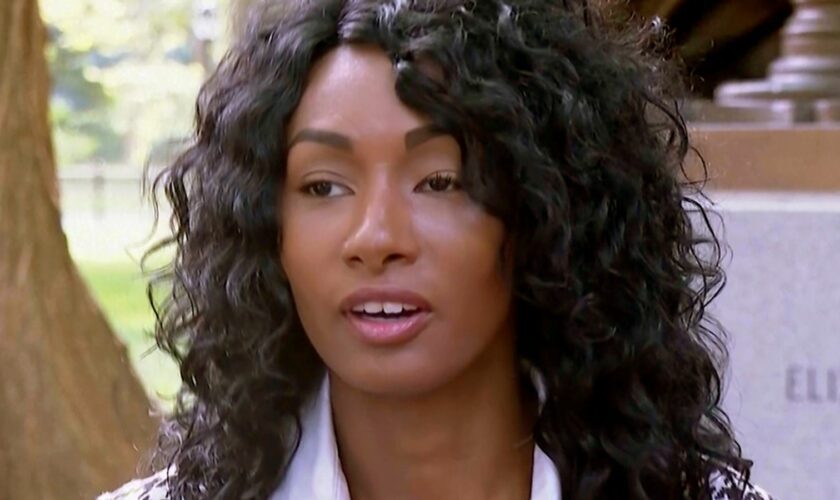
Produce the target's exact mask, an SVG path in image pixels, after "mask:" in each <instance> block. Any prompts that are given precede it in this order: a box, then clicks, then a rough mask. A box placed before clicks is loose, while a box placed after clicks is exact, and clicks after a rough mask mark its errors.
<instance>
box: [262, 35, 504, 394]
mask: <svg viewBox="0 0 840 500" xmlns="http://www.w3.org/2000/svg"><path fill="white" fill-rule="evenodd" d="M394 82H395V75H394V70H393V66H392V64H391V62H390V60H389V59H388V57H387V56H386V54H385V53H384V52H382V51H381V50H379V49H378V48H374V47H368V46H351V45H343V46H340V47H338V48H336V49H333V50H332V51H331V52H329V53H327V54H326V55H325V56H324V57H323V58H321V59H320V60H319V61H318V62H317V64H316V65H315V66H314V68H313V70H312V72H311V74H310V78H309V80H308V83H307V87H306V89H305V92H304V94H303V97H302V99H301V102H300V105H299V106H298V108H297V109H296V111H295V113H294V114H293V115H292V117H291V120H290V124H289V128H288V136H287V137H286V140H287V141H288V144H289V155H288V161H287V172H286V177H285V182H284V183H283V187H282V190H281V193H280V203H279V215H278V216H279V222H280V224H281V228H282V237H281V240H282V241H281V247H280V260H281V264H282V266H283V268H284V270H285V272H286V275H287V276H288V279H289V282H290V285H291V289H292V293H293V296H294V299H295V303H296V305H297V312H298V314H299V316H300V319H301V322H302V324H303V327H304V329H305V330H306V334H307V335H308V336H309V339H310V341H311V342H312V345H313V346H314V347H315V349H316V350H317V351H318V353H319V354H320V356H321V358H322V359H323V360H324V362H325V364H326V365H327V367H328V368H329V370H330V371H331V372H332V373H333V375H334V376H338V377H339V378H340V379H341V381H342V382H343V383H345V384H348V385H350V386H352V387H354V388H356V389H359V390H363V391H368V392H375V393H379V394H409V393H415V394H417V393H421V392H425V391H429V390H433V389H435V388H436V387H440V386H442V385H444V384H446V383H447V382H449V381H452V380H454V379H455V378H456V377H459V376H461V375H464V374H465V373H466V372H468V371H469V370H471V369H472V370H476V369H480V368H481V367H483V366H484V367H486V365H487V363H491V362H495V361H491V360H498V359H504V358H507V359H506V361H509V360H510V359H511V358H512V357H513V341H512V339H513V327H512V324H513V321H512V313H511V285H510V272H509V270H503V269H502V268H501V260H500V254H501V249H502V246H503V242H504V237H505V234H504V229H503V226H502V223H501V222H500V221H499V220H498V219H496V218H494V217H491V216H490V215H488V214H487V213H486V212H485V211H484V210H482V208H481V207H480V206H479V205H478V204H476V203H475V202H474V201H472V200H471V199H470V198H469V197H468V196H467V194H466V193H465V192H464V191H462V190H461V189H460V185H459V182H460V181H459V179H460V176H461V151H460V148H459V146H458V144H457V142H456V141H455V140H454V139H453V138H452V137H451V136H448V135H441V134H440V133H435V132H434V131H433V130H432V129H431V128H430V127H429V124H430V121H429V120H428V119H427V118H426V117H424V116H423V115H421V114H419V113H417V112H415V111H413V110H411V109H410V108H408V107H406V106H405V105H403V104H402V103H401V102H400V100H399V99H398V98H397V96H396V94H395V91H394ZM500 352H501V353H502V354H501V356H499V353H500Z"/></svg>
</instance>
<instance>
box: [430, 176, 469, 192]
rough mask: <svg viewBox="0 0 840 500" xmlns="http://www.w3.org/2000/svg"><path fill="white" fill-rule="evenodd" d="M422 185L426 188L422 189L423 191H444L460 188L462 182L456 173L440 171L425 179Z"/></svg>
mask: <svg viewBox="0 0 840 500" xmlns="http://www.w3.org/2000/svg"><path fill="white" fill-rule="evenodd" d="M420 186H421V188H424V189H420V190H421V191H434V192H444V191H455V190H456V189H460V188H461V183H459V182H458V179H457V177H456V176H455V174H452V173H446V172H438V173H436V174H434V175H432V176H431V177H429V178H427V179H426V180H424V181H423V183H422V184H421V185H420Z"/></svg>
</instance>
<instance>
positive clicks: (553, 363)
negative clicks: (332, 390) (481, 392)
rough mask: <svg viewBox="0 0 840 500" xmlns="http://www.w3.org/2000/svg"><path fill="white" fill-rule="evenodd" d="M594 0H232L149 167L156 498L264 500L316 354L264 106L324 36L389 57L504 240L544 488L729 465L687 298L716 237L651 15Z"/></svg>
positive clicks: (653, 479)
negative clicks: (244, 3) (162, 371)
mask: <svg viewBox="0 0 840 500" xmlns="http://www.w3.org/2000/svg"><path fill="white" fill-rule="evenodd" d="M603 4H604V2H603V1H602V2H599V3H598V4H597V5H596V4H595V3H594V2H587V1H586V0H555V1H549V0H504V1H503V0H385V1H381V0H380V1H372V0H305V1H283V0H262V1H261V2H260V3H259V4H258V5H257V6H255V7H254V8H253V9H252V11H251V14H250V16H248V19H247V20H246V22H245V28H244V29H243V30H242V32H241V33H240V34H239V36H238V39H237V40H236V41H235V43H234V45H233V46H232V48H231V49H230V51H229V52H228V54H227V55H226V56H225V58H224V59H223V61H222V62H221V64H220V65H219V67H218V69H217V70H216V72H215V74H214V75H213V76H212V77H211V78H210V80H209V81H208V82H207V83H206V84H205V86H204V87H203V89H202V90H201V93H200V95H199V98H198V103H197V118H196V129H195V135H194V138H193V142H192V143H191V145H190V146H189V147H188V148H187V150H186V151H185V152H184V153H183V154H182V155H181V156H180V157H179V158H178V159H177V160H176V161H174V163H173V164H172V165H171V166H170V167H169V168H168V169H167V170H165V171H164V173H163V174H162V175H161V176H160V177H158V178H157V179H156V181H155V186H156V189H157V190H162V191H164V192H165V194H166V197H167V198H168V200H169V202H170V203H171V205H172V207H173V210H174V211H173V216H172V220H171V224H172V229H173V231H174V235H173V237H172V238H171V239H169V240H167V241H165V242H162V243H161V245H160V246H159V247H158V249H161V248H166V247H174V250H175V257H174V259H173V261H172V263H171V265H170V266H168V267H167V268H166V269H165V270H164V271H163V272H162V273H161V274H160V275H158V276H157V277H156V278H155V279H154V280H153V281H152V283H151V285H150V298H152V297H156V296H159V294H156V293H153V292H155V290H157V289H158V288H159V287H165V289H166V290H167V291H168V292H167V295H166V298H165V299H164V300H154V299H152V302H153V306H154V307H155V311H156V314H157V316H158V321H157V327H156V337H157V341H158V345H159V346H160V347H161V348H162V349H163V350H165V351H167V352H168V353H170V354H171V355H172V356H173V357H174V358H175V359H176V361H177V362H178V363H179V365H180V371H181V377H182V379H183V388H182V390H181V392H180V393H179V396H178V398H177V403H176V408H175V411H174V414H173V415H172V417H171V418H170V419H168V421H167V423H166V424H164V426H163V427H162V432H161V440H160V446H159V449H158V455H157V462H158V463H159V464H160V463H168V464H169V465H174V466H176V468H175V469H174V470H176V471H177V472H176V473H175V474H174V475H173V477H171V478H170V490H171V491H170V493H171V495H172V497H173V498H220V499H262V498H266V497H268V496H269V495H270V493H271V492H272V491H273V490H274V489H275V488H276V487H277V486H278V484H279V483H280V482H281V481H282V480H283V477H284V473H285V470H286V466H287V465H288V462H289V460H290V457H291V456H292V455H293V454H294V452H295V449H296V446H297V443H298V441H299V437H300V418H301V415H300V413H301V408H302V405H303V404H304V402H305V401H306V400H307V398H308V397H309V396H310V395H311V394H312V393H313V392H314V391H315V390H316V388H317V386H318V383H319V382H318V381H319V379H320V377H321V375H322V374H323V373H324V367H323V363H322V361H321V360H320V359H319V357H318V356H317V354H316V353H315V351H314V349H313V348H312V346H311V345H310V343H309V341H308V339H307V337H306V335H305V332H304V331H303V328H302V326H301V324H300V321H299V319H298V317H297V314H296V311H295V306H294V300H293V297H292V295H291V292H290V288H289V286H288V283H287V281H286V279H285V276H284V274H283V271H282V269H281V268H280V265H279V262H278V240H279V237H281V236H282V228H281V227H278V221H277V217H276V210H275V208H276V206H277V203H278V199H277V197H278V186H279V185H281V183H282V182H283V178H284V171H285V158H286V144H285V143H284V137H285V127H286V125H287V121H288V118H289V116H290V115H291V113H292V112H293V111H294V109H295V107H296V106H297V103H298V101H299V99H300V97H301V94H302V92H303V90H304V87H305V85H306V82H307V74H308V71H309V69H310V68H311V67H312V65H313V63H314V61H315V60H317V59H318V57H319V56H320V55H322V54H324V53H325V52H326V51H328V50H329V49H331V48H333V47H335V46H337V45H338V44H344V43H372V44H376V45H378V46H380V47H382V49H383V50H384V51H385V52H387V54H389V55H390V57H391V58H392V60H393V63H394V70H395V72H396V75H397V80H396V89H395V90H396V93H397V95H398V96H399V98H400V99H401V100H402V101H403V102H404V103H405V104H406V105H407V106H409V107H411V108H414V109H417V110H419V111H421V112H423V113H424V114H425V115H427V116H428V117H430V119H431V120H432V121H433V122H434V123H435V124H436V125H437V126H439V127H441V128H442V129H444V130H445V131H448V132H449V133H451V134H452V135H453V136H454V137H455V138H456V139H457V140H458V142H459V143H460V145H461V148H462V151H463V153H464V158H465V164H464V175H465V179H464V187H465V189H466V190H467V192H468V193H469V195H470V196H471V197H472V198H473V199H474V200H475V201H476V202H477V203H479V204H481V205H482V206H483V207H485V209H486V210H487V211H488V213H490V214H492V215H493V216H495V217H498V218H499V219H500V220H501V221H503V222H504V224H505V227H506V230H507V232H508V234H509V235H510V236H511V239H512V241H513V242H514V247H515V248H514V252H513V255H514V256H515V257H514V258H515V263H514V280H515V283H514V293H515V314H516V318H517V342H518V344H517V349H518V353H519V356H520V357H521V359H522V360H523V361H526V362H527V363H529V364H530V365H531V366H533V367H534V368H536V369H537V370H538V371H539V373H540V374H541V375H542V377H543V378H544V381H545V386H546V400H545V403H544V406H543V407H542V411H541V413H540V415H539V417H538V420H537V422H536V427H535V434H534V435H535V439H536V442H537V444H538V445H539V446H540V447H541V448H542V449H543V450H544V451H545V452H546V453H547V454H548V455H549V456H550V458H551V459H552V461H553V462H554V464H555V465H556V467H557V469H558V471H559V474H560V476H561V478H562V481H561V482H562V488H563V496H564V498H570V499H597V498H638V499H647V498H657V499H658V498H703V497H704V495H705V497H706V498H708V494H709V493H708V490H709V480H708V477H709V473H710V471H711V470H712V469H714V468H718V469H725V470H729V471H738V472H739V473H740V474H742V475H743V474H746V475H747V477H748V474H749V467H750V462H749V461H747V460H745V459H743V458H741V451H740V447H739V446H738V444H737V442H736V440H735V439H734V437H733V433H732V431H731V427H730V424H729V421H728V418H727V416H726V414H725V413H724V412H723V411H722V410H721V407H720V400H721V373H722V370H723V366H724V363H725V359H726V348H725V345H724V340H725V334H724V332H723V330H722V329H721V328H720V326H719V325H717V324H716V323H715V322H714V321H713V320H711V319H710V318H709V317H708V315H707V313H706V309H707V306H708V304H709V302H710V301H711V300H712V299H713V298H714V297H715V295H716V294H717V292H719V290H720V288H721V287H722V286H723V282H724V275H723V272H722V270H721V258H722V257H721V256H722V253H723V252H722V247H721V245H720V243H719V241H718V239H717V238H716V236H715V234H714V231H713V230H712V227H711V224H710V222H709V212H708V211H707V209H706V208H704V207H705V204H704V203H701V202H702V200H701V197H702V192H701V191H700V187H699V186H698V185H697V184H696V183H693V182H690V181H689V179H688V178H687V176H686V174H685V167H684V163H685V158H686V156H687V154H688V153H689V152H690V146H689V142H688V137H687V131H686V125H685V123H684V122H683V120H682V118H681V117H680V114H679V112H678V110H677V105H676V102H677V101H676V100H675V96H678V94H679V92H680V88H679V87H678V86H677V85H675V83H676V82H678V81H680V79H679V77H678V72H675V71H674V69H673V68H675V67H676V65H675V64H672V63H670V62H667V61H666V59H667V58H663V53H662V51H657V50H655V49H657V47H660V46H661V45H660V44H659V42H658V40H660V38H661V33H659V32H657V31H655V30H650V29H644V28H643V27H640V26H641V25H640V24H638V23H632V22H621V23H617V22H616V19H617V18H616V17H614V16H608V15H605V13H604V12H605V11H604V9H605V7H604V5H603ZM624 21H627V19H626V18H624ZM619 24H620V25H621V26H619ZM666 55H667V54H666ZM430 61H431V62H433V63H434V65H435V66H436V67H438V68H439V69H440V72H441V74H440V75H438V74H436V75H434V76H433V75H430V74H429V71H428V69H427V67H428V62H430ZM700 180H701V181H702V179H700Z"/></svg>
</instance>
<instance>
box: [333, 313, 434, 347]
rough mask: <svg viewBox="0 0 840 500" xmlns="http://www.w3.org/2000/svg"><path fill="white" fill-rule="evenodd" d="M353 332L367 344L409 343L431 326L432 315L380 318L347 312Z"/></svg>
mask: <svg viewBox="0 0 840 500" xmlns="http://www.w3.org/2000/svg"><path fill="white" fill-rule="evenodd" d="M344 316H345V317H346V318H347V320H348V321H349V322H350V325H351V326H352V330H353V332H354V333H356V335H358V337H359V338H360V339H361V340H362V341H363V342H365V343H368V344H372V345H377V346H392V345H398V344H403V343H406V342H408V341H409V340H411V339H413V338H414V337H416V336H417V335H419V334H420V332H422V331H423V329H424V328H426V326H427V325H428V324H429V320H431V317H432V315H431V313H430V312H429V311H424V310H418V311H415V312H413V313H412V314H405V315H401V316H396V317H393V318H380V317H375V316H370V315H367V314H358V313H354V312H346V313H345V315H344Z"/></svg>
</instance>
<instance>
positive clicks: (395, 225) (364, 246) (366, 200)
mask: <svg viewBox="0 0 840 500" xmlns="http://www.w3.org/2000/svg"><path fill="white" fill-rule="evenodd" d="M408 196H411V194H404V193H400V192H399V190H398V189H396V188H395V187H393V186H387V185H383V186H381V187H379V188H377V189H373V190H371V191H370V192H368V193H367V194H365V195H358V194H357V195H356V200H355V201H356V202H357V203H356V205H355V206H354V207H353V209H352V210H353V217H352V223H351V224H352V225H351V228H350V231H349V232H348V237H347V239H346V240H345V243H344V246H343V248H342V254H343V255H342V259H343V260H344V261H345V263H346V264H347V265H349V266H351V267H364V268H367V269H368V270H369V271H371V272H373V273H381V272H383V271H385V270H386V269H387V268H388V267H389V266H393V265H399V264H403V265H405V264H410V263H412V262H414V261H415V260H416V259H417V253H418V244H417V239H416V235H415V233H414V225H413V223H412V210H411V206H410V200H409V199H408Z"/></svg>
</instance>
